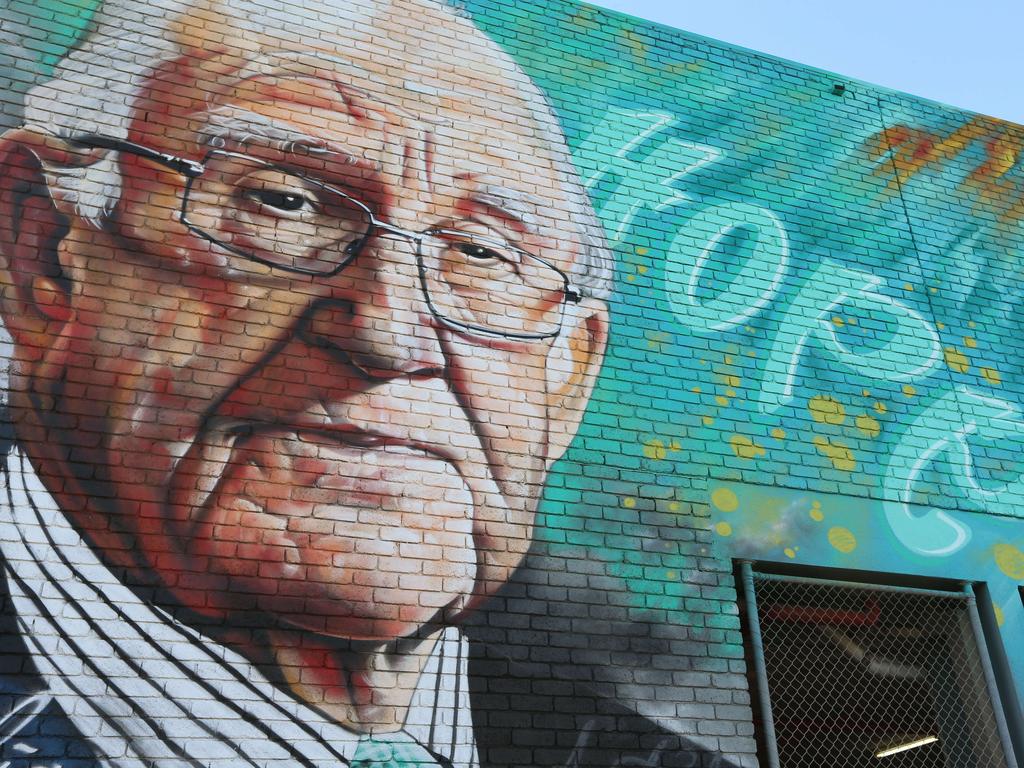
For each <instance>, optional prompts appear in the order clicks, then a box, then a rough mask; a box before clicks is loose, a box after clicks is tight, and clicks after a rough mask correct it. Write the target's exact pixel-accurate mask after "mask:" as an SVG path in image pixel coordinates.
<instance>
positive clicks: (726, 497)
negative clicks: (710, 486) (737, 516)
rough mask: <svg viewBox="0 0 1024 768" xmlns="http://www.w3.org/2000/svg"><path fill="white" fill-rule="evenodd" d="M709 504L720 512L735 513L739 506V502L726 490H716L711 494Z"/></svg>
mask: <svg viewBox="0 0 1024 768" xmlns="http://www.w3.org/2000/svg"><path fill="white" fill-rule="evenodd" d="M711 503H712V504H714V505H715V508H716V509H719V510H721V511H722V512H735V511H736V509H737V508H738V507H739V505H740V500H739V498H737V496H736V494H735V493H733V492H732V491H731V490H729V489H728V488H716V489H715V490H714V491H712V492H711Z"/></svg>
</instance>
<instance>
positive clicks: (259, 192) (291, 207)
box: [245, 189, 316, 213]
mask: <svg viewBox="0 0 1024 768" xmlns="http://www.w3.org/2000/svg"><path fill="white" fill-rule="evenodd" d="M245 194H246V197H248V198H249V199H250V200H253V201H255V202H257V203H259V204H260V205H262V206H266V207H268V208H274V209H276V210H278V211H286V212H288V213H295V212H297V211H304V210H313V209H315V207H316V204H315V202H314V201H313V200H311V199H310V198H309V197H307V196H306V195H303V194H300V193H298V192H289V191H287V190H280V189H250V190H248V191H247V192H246V193H245Z"/></svg>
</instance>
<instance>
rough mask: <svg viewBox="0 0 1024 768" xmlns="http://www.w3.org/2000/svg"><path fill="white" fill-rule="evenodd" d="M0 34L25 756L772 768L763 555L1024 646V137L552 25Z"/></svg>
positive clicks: (0, 510)
mask: <svg viewBox="0 0 1024 768" xmlns="http://www.w3.org/2000/svg"><path fill="white" fill-rule="evenodd" d="M0 10H2V16H0V20H2V26H0V83H2V85H0V88H2V89H3V91H4V94H5V96H4V97H3V100H2V110H0V125H2V126H3V127H4V128H5V129H6V133H5V134H4V135H3V137H2V139H0V163H2V164H3V168H4V171H3V173H2V174H0V204H2V205H3V213H2V214H0V221H2V222H3V226H2V227H0V254H2V258H3V261H2V272H0V278H2V279H0V283H2V287H3V293H2V298H0V312H2V316H3V323H4V327H5V329H6V338H5V339H4V341H3V344H4V352H3V358H4V360H5V361H6V365H5V374H4V376H5V379H6V399H5V408H6V411H7V415H6V417H5V419H4V425H5V426H4V429H5V434H4V438H3V439H4V442H5V444H6V446H7V450H6V451H5V453H6V455H7V458H6V464H5V470H4V484H3V485H4V490H5V493H4V494H3V496H2V498H0V544H2V556H3V564H4V571H3V572H4V577H5V580H6V594H7V598H6V600H5V602H4V613H3V617H2V622H3V625H2V628H0V632H2V636H3V646H2V647H3V652H2V658H3V667H2V668H0V697H2V704H0V760H2V761H3V762H2V763H0V764H2V765H4V766H7V765H10V766H43V765H46V766H56V765H62V766H86V765H89V766H92V765H115V766H132V767H134V766H161V767H163V766H178V765H191V766H236V765H252V766H275V765H285V764H287V765H289V766H291V765H296V764H298V765H303V766H327V765H331V766H337V765H339V764H340V765H351V766H357V767H358V768H369V766H445V767H448V766H451V767H453V768H472V767H475V766H481V767H483V766H583V765H587V766H599V765H603V766H659V765H664V766H676V768H680V767H682V766H702V767H704V768H726V767H727V766H755V765H757V758H756V756H755V755H756V753H757V743H756V741H755V739H754V726H753V714H752V710H751V701H750V693H749V687H750V686H749V682H748V679H749V678H748V675H747V669H746V665H745V662H744V644H743V638H742V636H741V633H740V620H739V608H738V605H737V594H736V581H735V577H734V563H735V561H736V560H738V559H746V560H754V561H762V562H775V563H792V564H802V565H806V566H811V567H816V568H835V569H842V570H844V571H850V570H855V571H865V572H883V573H896V574H908V575H915V576H921V577H942V578H947V579H961V580H965V581H973V582H979V583H984V584H985V585H986V586H987V592H986V594H988V595H990V596H991V598H992V606H991V608H990V610H991V612H992V614H993V615H994V618H995V620H996V621H997V623H998V624H999V626H1000V627H1001V630H1002V632H1003V634H1004V637H1005V640H1006V644H1007V645H1011V644H1013V643H1016V642H1019V640H1020V639H1021V638H1022V637H1024V605H1022V602H1021V593H1020V591H1019V588H1020V587H1021V585H1024V528H1022V524H1021V522H1020V520H1019V518H1020V516H1021V515H1022V514H1024V513H1022V512H1021V510H1022V509H1024V479H1022V473H1024V461H1022V460H1021V458H1020V457H1021V456H1022V455H1024V453H1022V450H1021V449H1022V447H1024V371H1022V370H1021V359H1022V358H1021V354H1020V352H1021V347H1020V344H1019V341H1018V339H1019V338H1020V328H1019V317H1020V309H1021V308H1020V304H1021V299H1022V295H1021V288H1020V286H1021V279H1020V277H1021V274H1020V273H1021V260H1020V258H1019V251H1020V245H1021V239H1022V236H1024V232H1022V224H1021V220H1022V218H1024V178H1022V171H1021V164H1020V163H1019V156H1020V152H1021V149H1022V147H1024V129H1022V128H1020V127H1019V126H1013V125H1009V124H1006V123H1002V122H999V121H996V120H991V119H987V118H982V117H978V116H974V115H969V114H966V113H963V112H961V111H958V110H955V109H952V108H947V107H943V106H941V105H937V104H933V103H928V102H923V101H921V100H916V99H914V98H912V97H909V96H904V95H901V94H896V93H892V92H888V91H885V90H882V89H879V88H875V87H872V86H869V85H866V84H861V83H857V82H851V81H847V80H844V79H842V78H840V77H838V76H835V75H831V74H828V73H824V72H819V71H816V70H811V69H808V68H805V67H800V66H798V65H794V64H790V63H787V62H782V61H779V60H776V59H771V58H767V57H761V56H758V55H757V54H754V53H751V52H748V51H740V50H736V49H732V48H729V47H727V46H724V45H722V44H719V43H715V42H713V41H709V40H705V39H702V38H698V37H694V36H690V35H687V34H685V33H682V32H678V31H675V30H668V29H665V28H660V27H656V26H654V25H646V24H644V23H643V22H640V21H637V20H633V19H629V18H627V17H623V16H618V15H615V14H610V13H607V12H604V11H599V10H597V9H594V8H591V7H588V6H585V5H580V4H575V3H568V2H561V1H560V0H523V1H522V2H516V3H497V2H492V1H491V0H465V1H464V2H460V3H456V4H442V3H440V2H437V1H436V0H352V1H351V2H349V1H348V0H316V1H315V2H306V3H295V4H292V5H288V4H285V5H280V6H276V7H273V8H272V7H269V6H267V5H265V4H262V3H259V2H257V0H235V1H234V2H232V3H221V2H217V1H216V0H169V1H168V2H159V3H152V2H144V1H143V0H45V2H38V1H37V2H29V1H28V0H3V1H2V2H0ZM985 610H989V607H988V606H986V607H985ZM1010 661H1011V664H1012V665H1014V674H1015V676H1016V678H1017V682H1018V685H1024V658H1021V657H1020V654H1010Z"/></svg>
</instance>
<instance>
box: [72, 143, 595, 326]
mask: <svg viewBox="0 0 1024 768" xmlns="http://www.w3.org/2000/svg"><path fill="white" fill-rule="evenodd" d="M68 142H69V143H71V144H72V145H74V146H78V147H82V148H85V149H106V150H111V151H115V152H127V153H128V154H132V155H135V156H136V157H141V158H142V159H144V160H149V161H151V162H154V163H156V164H157V165H161V166H163V167H165V168H168V169H170V170H172V171H174V172H175V173H178V174H180V175H182V176H184V177H185V179H186V184H185V191H184V194H183V195H182V203H181V211H180V213H179V220H180V221H181V223H182V224H184V225H185V227H186V228H187V229H188V230H189V231H190V232H193V233H194V234H197V235H199V236H200V237H202V238H203V239H205V240H207V241H209V242H211V243H213V244H214V245H218V246H220V247H221V248H223V249H225V250H226V251H228V252H229V253H233V254H235V255H236V256H241V257H242V258H244V259H248V260H249V261H254V262H256V263H258V264H263V265H264V266H267V267H270V268H271V269H280V270H282V271H284V272H290V273H292V274H300V275H307V276H309V277H333V276H335V275H337V274H338V273H340V272H341V271H342V270H343V269H344V268H345V267H347V266H348V265H349V264H351V263H352V262H353V261H354V260H355V259H356V257H357V256H358V255H359V253H360V252H361V251H362V249H363V246H364V245H365V244H366V243H367V242H368V241H369V240H370V239H371V238H372V237H373V235H374V230H380V231H382V232H385V233H387V234H390V235H394V236H396V237H399V238H402V239H403V240H408V241H410V242H413V243H415V245H416V267H417V271H418V273H419V283H420V291H421V293H422V294H423V298H424V300H425V301H426V304H427V307H428V308H429V309H430V312H431V314H432V315H433V316H434V317H436V318H437V319H438V320H440V321H441V322H442V323H444V324H445V325H447V326H449V327H452V328H454V329H456V330H458V331H463V332H469V333H473V334H476V335H482V336H488V337H492V338H500V339H514V340H523V341H541V340H543V339H552V338H555V337H557V336H558V335H559V334H560V333H561V332H562V325H563V323H564V317H565V311H564V310H565V305H566V304H567V303H569V302H571V303H573V304H579V303H580V302H581V301H583V293H582V291H581V290H580V289H579V288H578V287H577V286H575V285H574V284H573V283H572V281H571V280H570V279H569V276H568V275H567V274H566V273H565V272H564V271H562V270H561V269H559V268H558V267H556V266H555V265H554V264H552V263H551V262H549V261H547V260H546V259H542V258H541V257H540V256H537V255H536V254H532V253H530V252H529V251H525V250H523V249H522V248H517V247H516V246H514V245H512V244H510V243H507V242H504V241H498V240H494V239H489V238H486V237H480V236H472V237H473V239H472V240H471V242H479V243H481V244H484V245H487V244H492V245H494V246H496V247H502V248H510V249H512V250H514V251H518V252H519V253H522V254H524V255H526V256H528V257H529V258H530V259H533V260H535V261H537V262H539V263H540V264H542V265H543V266H545V267H547V268H548V269H551V270H553V271H554V272H555V273H557V274H558V276H559V277H560V278H561V280H562V284H563V287H562V301H561V303H560V307H559V314H558V324H557V328H556V329H555V330H553V331H550V332H548V333H510V332H505V331H495V330H493V329H491V328H487V327H485V326H480V325H474V324H472V323H464V322H461V321H458V320H453V319H451V318H450V317H447V316H445V315H444V314H442V313H441V312H440V311H439V310H438V309H437V307H435V306H434V303H433V301H431V298H430V291H429V290H428V289H427V270H426V266H425V265H424V263H423V242H424V240H426V238H427V237H429V236H431V235H437V234H470V233H465V232H459V231H458V230H449V229H444V228H428V229H425V230H423V231H422V232H414V231H412V230H408V229H404V228H402V227H396V226H395V225H393V224H389V223H388V222H386V221H383V220H381V219H378V218H377V216H376V215H375V214H374V212H373V210H372V209H371V208H370V207H369V206H368V205H366V204H365V203H363V202H362V201H361V200H357V199H356V198H354V197H352V196H351V195H349V194H347V193H345V192H343V191H342V190H340V189H338V188H336V187H334V186H332V185H330V184H327V183H325V182H323V181H320V180H318V179H315V178H310V177H308V176H306V175H304V174H302V173H301V172H297V171H289V172H290V173H295V175H297V176H298V177H300V178H303V179H306V180H307V181H310V182H312V183H314V184H316V185H317V186H320V187H322V188H324V189H326V190H329V191H330V192H331V193H333V194H336V195H340V196H341V197H342V198H344V199H345V200H347V201H348V202H350V203H352V204H354V205H355V206H356V207H358V208H359V209H360V210H361V211H363V212H364V213H365V214H366V216H367V219H368V222H369V225H368V227H367V230H366V232H365V233H364V234H363V235H362V236H361V237H360V238H359V239H358V240H355V241H353V242H352V243H350V244H349V246H347V247H346V249H345V250H346V252H347V257H346V258H345V259H343V260H342V261H341V262H339V263H338V265H337V266H336V267H335V268H334V269H333V270H331V271H329V272H320V271H316V270H312V269H302V268H301V267H286V266H284V265H282V264H277V263H275V262H273V261H270V260H268V259H261V258H260V257H259V256H256V255H255V254H252V253H248V252H246V251H243V250H241V249H237V248H234V247H232V246H230V245H228V244H227V243H224V242H221V241H220V240H218V239H217V238H215V237H214V236H213V235H211V234H209V233H208V232H206V231H204V230H203V229H201V228H200V227H198V226H196V225H195V224H193V223H192V222H190V221H189V220H188V218H187V208H188V202H189V194H190V192H191V189H192V183H193V182H194V181H195V180H196V179H198V178H199V177H200V176H202V175H203V174H204V173H205V172H206V166H207V163H208V161H209V159H210V158H211V157H213V156H214V155H216V154H226V155H233V156H237V157H243V158H247V159H250V160H256V161H257V162H261V163H265V164H266V165H268V166H270V167H274V163H270V162H268V161H265V160H261V159H260V158H256V157H251V156H249V155H246V154H244V153H240V152H230V151H227V150H222V149H212V150H210V151H209V152H207V154H206V155H205V156H204V158H203V161H202V162H197V161H195V160H191V159H189V158H186V157H180V156H178V155H171V154H168V153H166V152H160V151H158V150H155V149H152V148H150V147H146V146H144V145H142V144H136V143H135V142H132V141H126V140H124V139H116V138H113V137H111V136H103V135H100V134H87V135H81V136H73V137H71V138H69V139H68ZM282 170H284V169H282ZM353 246H354V247H353Z"/></svg>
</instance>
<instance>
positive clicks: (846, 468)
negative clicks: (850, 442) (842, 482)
mask: <svg viewBox="0 0 1024 768" xmlns="http://www.w3.org/2000/svg"><path fill="white" fill-rule="evenodd" d="M812 442H813V443H814V447H815V448H817V449H818V452H819V453H820V454H821V455H822V456H825V457H827V458H828V459H829V461H831V462H832V466H833V467H835V468H836V469H838V470H841V471H843V472H853V470H855V469H856V468H857V460H856V459H855V458H854V456H853V451H851V450H850V449H849V448H848V447H847V446H846V445H844V444H843V443H841V442H839V441H838V440H837V441H835V442H832V441H831V440H829V439H828V438H827V437H820V436H815V438H814V440H813V441H812Z"/></svg>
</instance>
